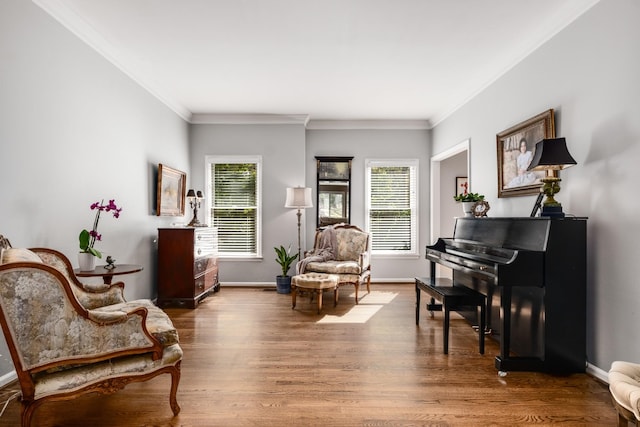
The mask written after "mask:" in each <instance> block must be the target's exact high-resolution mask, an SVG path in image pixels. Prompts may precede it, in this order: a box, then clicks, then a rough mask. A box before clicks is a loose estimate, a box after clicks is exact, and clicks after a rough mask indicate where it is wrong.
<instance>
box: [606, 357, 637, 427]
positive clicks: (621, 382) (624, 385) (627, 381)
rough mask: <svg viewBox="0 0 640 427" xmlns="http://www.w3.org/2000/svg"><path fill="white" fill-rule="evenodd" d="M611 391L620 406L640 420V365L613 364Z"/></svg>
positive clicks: (610, 380)
mask: <svg viewBox="0 0 640 427" xmlns="http://www.w3.org/2000/svg"><path fill="white" fill-rule="evenodd" d="M609 391H610V392H611V396H612V397H613V398H614V399H615V401H616V402H618V404H620V406H622V407H623V408H626V409H628V410H629V411H631V412H633V414H634V415H635V416H636V419H640V364H637V363H630V362H622V361H615V362H613V363H612V364H611V370H610V371H609Z"/></svg>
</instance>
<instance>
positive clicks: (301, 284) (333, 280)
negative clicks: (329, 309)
mask: <svg viewBox="0 0 640 427" xmlns="http://www.w3.org/2000/svg"><path fill="white" fill-rule="evenodd" d="M298 289H300V290H304V291H308V292H310V293H311V298H312V299H313V295H314V294H317V295H318V314H320V311H321V310H322V293H323V292H324V291H325V290H327V289H333V305H334V306H336V305H338V277H337V276H335V275H333V274H322V273H305V274H299V275H297V276H293V277H292V278H291V309H294V308H296V296H297V294H298Z"/></svg>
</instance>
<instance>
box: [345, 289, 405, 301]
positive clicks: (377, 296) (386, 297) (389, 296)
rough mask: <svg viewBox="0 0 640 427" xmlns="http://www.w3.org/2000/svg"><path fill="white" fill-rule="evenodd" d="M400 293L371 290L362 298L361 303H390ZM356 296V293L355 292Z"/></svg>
mask: <svg viewBox="0 0 640 427" xmlns="http://www.w3.org/2000/svg"><path fill="white" fill-rule="evenodd" d="M397 296H398V294H397V293H395V292H377V291H371V293H370V294H366V295H365V296H363V297H362V298H360V301H359V302H360V304H389V303H390V302H391V301H393V299H394V298H395V297H397ZM354 297H355V294H354Z"/></svg>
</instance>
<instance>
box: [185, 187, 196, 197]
mask: <svg viewBox="0 0 640 427" xmlns="http://www.w3.org/2000/svg"><path fill="white" fill-rule="evenodd" d="M187 197H196V192H195V191H193V188H192V189H190V190H189V191H187Z"/></svg>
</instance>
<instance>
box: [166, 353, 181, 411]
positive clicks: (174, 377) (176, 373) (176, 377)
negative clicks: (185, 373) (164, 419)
mask: <svg viewBox="0 0 640 427" xmlns="http://www.w3.org/2000/svg"><path fill="white" fill-rule="evenodd" d="M181 363H182V362H178V363H176V366H175V367H174V369H173V370H172V371H171V394H170V395H169V405H171V411H172V412H173V415H174V416H176V415H178V414H179V413H180V405H178V399H176V394H177V393H178V384H179V383H180V364H181Z"/></svg>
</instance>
